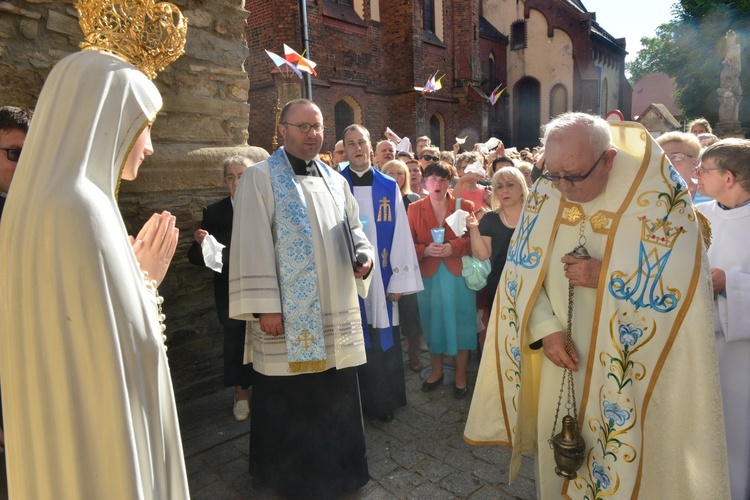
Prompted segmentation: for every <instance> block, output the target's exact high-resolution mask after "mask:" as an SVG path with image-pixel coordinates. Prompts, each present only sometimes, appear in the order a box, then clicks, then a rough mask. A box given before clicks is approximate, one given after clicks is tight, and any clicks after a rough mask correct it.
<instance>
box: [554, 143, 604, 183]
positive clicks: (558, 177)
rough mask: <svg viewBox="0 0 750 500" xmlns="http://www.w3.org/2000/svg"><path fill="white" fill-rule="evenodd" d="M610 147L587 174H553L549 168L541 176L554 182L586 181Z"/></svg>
mask: <svg viewBox="0 0 750 500" xmlns="http://www.w3.org/2000/svg"><path fill="white" fill-rule="evenodd" d="M607 151H609V150H608V149H607V150H605V151H604V152H603V153H602V154H601V155H600V156H599V158H598V159H597V160H596V161H595V162H594V164H593V165H592V166H591V168H590V169H589V170H588V172H586V173H585V174H579V175H560V174H553V173H551V172H550V171H549V170H547V171H546V172H544V173H543V174H542V175H541V177H543V178H545V179H547V180H548V181H552V182H560V181H561V180H563V179H564V180H566V181H568V182H582V181H585V180H586V178H587V177H588V176H589V175H591V174H592V173H593V172H594V169H595V168H596V166H597V165H599V162H600V161H602V158H604V155H606V154H607Z"/></svg>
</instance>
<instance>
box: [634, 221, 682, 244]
mask: <svg viewBox="0 0 750 500" xmlns="http://www.w3.org/2000/svg"><path fill="white" fill-rule="evenodd" d="M639 219H641V240H643V241H647V242H649V243H655V244H657V245H661V246H663V247H667V248H672V246H674V244H675V242H676V241H677V238H678V237H679V236H680V235H681V234H682V233H687V230H686V229H685V228H684V227H682V226H680V227H673V226H672V223H671V222H670V221H669V220H664V219H659V218H657V219H653V220H651V219H649V218H648V217H646V216H645V215H643V216H641V217H639Z"/></svg>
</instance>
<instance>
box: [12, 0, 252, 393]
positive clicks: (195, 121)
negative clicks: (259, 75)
mask: <svg viewBox="0 0 750 500" xmlns="http://www.w3.org/2000/svg"><path fill="white" fill-rule="evenodd" d="M174 3H176V4H177V5H178V6H179V7H180V9H181V10H182V11H183V14H184V15H185V17H187V18H188V21H189V24H188V35H187V44H186V53H185V55H184V56H183V57H181V58H180V59H179V60H178V61H176V62H175V63H173V64H172V65H171V66H169V67H168V68H167V69H166V70H165V71H163V72H162V73H161V74H159V76H157V78H156V79H155V80H154V83H155V84H156V86H157V87H158V88H159V90H160V91H161V93H162V96H163V97H164V106H163V108H162V111H161V112H160V113H159V115H158V117H157V120H156V122H155V123H154V127H153V132H152V136H153V142H154V148H155V154H154V155H153V156H151V157H149V158H148V159H147V160H146V162H145V163H144V165H143V167H142V168H141V170H140V172H139V177H138V179H137V180H136V181H134V182H130V183H128V182H124V183H123V184H122V188H121V192H120V207H121V210H122V213H123V218H124V220H125V223H126V225H127V227H128V229H129V230H130V232H131V233H132V234H135V233H136V232H137V231H138V229H140V227H141V225H142V224H143V223H144V222H145V221H146V220H147V219H148V217H149V216H150V215H151V213H153V212H160V211H162V210H169V211H171V212H172V213H174V214H175V215H176V216H177V225H178V226H179V228H180V243H179V246H178V248H177V253H176V254H175V257H174V259H173V261H172V266H171V268H170V271H169V273H168V274H167V278H166V279H165V281H164V283H163V284H162V286H161V287H160V293H161V294H162V295H163V296H164V297H165V304H164V312H165V314H166V316H167V320H166V324H167V335H168V337H169V343H168V345H169V359H170V365H171V368H172V376H173V380H174V387H175V391H176V393H177V396H178V398H180V399H185V398H187V397H190V396H192V395H195V394H196V393H201V392H206V391H209V390H215V389H216V388H218V387H220V386H221V385H222V380H221V379H222V373H223V368H222V366H223V365H222V345H223V334H222V330H221V326H220V325H219V323H218V320H217V319H216V313H215V309H214V304H213V291H212V277H211V271H209V270H207V269H198V268H196V267H194V266H192V265H190V264H189V263H188V261H187V250H188V248H189V246H190V243H191V242H192V238H193V236H192V235H193V232H194V230H195V229H196V227H197V226H198V225H199V224H200V221H201V213H202V212H201V211H202V207H203V206H205V205H206V204H209V203H213V202H214V201H217V200H219V199H221V198H222V197H224V196H226V193H225V191H224V188H223V182H222V173H221V167H220V166H221V161H222V159H223V158H225V157H226V156H229V155H231V154H238V153H239V154H246V155H248V156H249V157H250V158H251V159H253V160H254V161H259V160H261V159H263V158H265V157H266V156H267V153H266V152H265V150H263V149H260V148H253V147H249V146H247V138H248V132H247V127H248V116H249V113H250V108H249V106H248V105H247V92H248V79H247V74H246V73H245V71H244V69H243V63H244V61H245V57H246V54H247V48H246V42H245V22H246V18H247V12H246V11H245V10H244V9H243V5H242V2H241V0H212V1H210V2H208V1H193V0H190V1H188V0H178V1H176V2H174ZM73 4H74V2H73V0H65V1H57V2H51V1H47V0H31V1H22V0H6V1H0V89H2V93H1V94H0V104H14V105H19V106H26V107H31V108H33V106H34V103H35V102H36V99H37V97H38V95H39V92H40V90H41V87H42V84H43V83H44V80H45V78H46V77H47V75H48V74H49V72H50V70H51V69H52V66H54V64H55V63H56V62H57V61H59V60H60V59H62V58H63V57H65V56H66V55H68V54H70V53H72V52H75V51H76V50H77V47H78V44H79V43H80V42H81V40H82V38H83V37H82V34H81V31H80V28H79V27H78V19H77V12H76V10H75V8H74V5H73ZM32 126H33V125H32Z"/></svg>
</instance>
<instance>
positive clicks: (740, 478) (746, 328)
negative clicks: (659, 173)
mask: <svg viewBox="0 0 750 500" xmlns="http://www.w3.org/2000/svg"><path fill="white" fill-rule="evenodd" d="M698 209H699V210H700V211H701V212H703V214H704V215H705V216H706V217H707V218H708V220H710V221H711V233H712V236H713V238H712V239H713V241H712V243H711V247H710V248H709V249H708V260H709V264H710V266H711V267H712V268H718V269H722V270H724V272H725V273H726V280H727V283H726V291H725V295H726V297H725V296H724V295H717V296H716V303H715V304H716V307H715V309H714V328H715V330H716V350H717V352H718V355H719V375H720V377H721V395H722V399H723V402H724V424H725V426H726V430H727V451H728V452H729V482H730V483H731V487H732V499H733V500H745V499H747V498H750V423H748V417H747V416H748V415H750V254H748V252H747V244H748V241H749V240H748V230H749V229H750V205H745V206H743V207H739V208H734V209H732V210H723V209H722V208H721V207H719V206H718V205H717V203H716V201H710V202H707V203H701V204H700V205H698Z"/></svg>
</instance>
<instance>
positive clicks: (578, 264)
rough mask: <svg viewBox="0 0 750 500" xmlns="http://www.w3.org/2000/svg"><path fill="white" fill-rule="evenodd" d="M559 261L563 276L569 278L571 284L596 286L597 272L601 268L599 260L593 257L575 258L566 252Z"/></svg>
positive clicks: (597, 280) (588, 286) (597, 281)
mask: <svg viewBox="0 0 750 500" xmlns="http://www.w3.org/2000/svg"><path fill="white" fill-rule="evenodd" d="M560 262H562V263H563V270H564V271H565V277H566V278H567V279H568V280H570V282H571V283H572V284H573V286H585V287H587V288H596V287H597V285H598V284H599V273H600V272H601V270H602V263H601V261H599V260H597V259H594V258H593V257H592V258H590V259H577V258H575V257H573V256H572V255H569V254H566V255H565V256H564V257H563V258H562V259H560Z"/></svg>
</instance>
